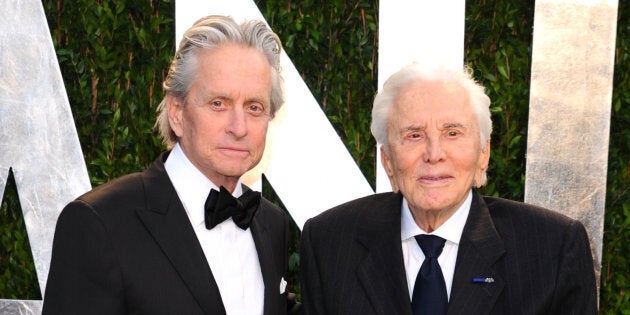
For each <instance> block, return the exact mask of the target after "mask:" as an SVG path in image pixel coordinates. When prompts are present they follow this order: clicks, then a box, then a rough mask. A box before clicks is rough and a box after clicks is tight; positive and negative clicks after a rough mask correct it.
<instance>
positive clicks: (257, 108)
mask: <svg viewBox="0 0 630 315" xmlns="http://www.w3.org/2000/svg"><path fill="white" fill-rule="evenodd" d="M247 110H248V111H249V112H251V113H255V114H261V113H264V112H265V108H264V107H262V105H260V104H249V105H247Z"/></svg>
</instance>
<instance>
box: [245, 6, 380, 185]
mask: <svg viewBox="0 0 630 315" xmlns="http://www.w3.org/2000/svg"><path fill="white" fill-rule="evenodd" d="M257 2H258V7H259V9H260V11H261V12H262V13H263V15H264V16H265V19H266V20H267V22H268V23H269V25H271V27H272V28H273V29H274V31H276V32H277V33H278V36H280V39H281V40H282V43H283V45H284V49H285V51H286V52H287V54H288V55H289V57H290V58H291V60H292V61H293V63H294V64H295V67H296V68H297V69H298V71H299V72H300V74H301V75H302V78H303V79H304V81H305V82H306V84H307V85H308V86H309V88H310V90H311V92H312V93H313V96H314V97H315V99H317V101H318V102H319V104H320V106H321V107H322V109H323V110H324V112H325V113H326V115H327V116H328V119H329V120H330V122H331V123H332V124H333V126H334V127H335V130H336V131H337V133H338V134H339V137H340V138H341V139H342V140H343V142H344V144H345V145H346V148H347V149H348V151H349V152H350V153H351V154H352V156H353V157H354V159H355V161H356V162H357V164H358V165H359V167H360V168H361V170H363V174H365V176H366V177H367V179H368V181H369V182H370V183H372V184H374V183H375V174H374V167H375V166H374V165H375V164H374V162H375V158H374V153H375V152H374V147H375V145H376V142H375V141H374V139H373V138H372V136H371V134H370V115H371V111H372V100H373V98H374V95H375V94H376V81H377V77H376V59H377V55H378V51H377V48H376V43H377V38H376V29H377V25H378V8H377V3H378V1H358V2H348V1H315V0H305V1H295V2H293V1H262V0H261V1H257Z"/></svg>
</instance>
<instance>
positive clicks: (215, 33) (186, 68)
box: [155, 15, 284, 149]
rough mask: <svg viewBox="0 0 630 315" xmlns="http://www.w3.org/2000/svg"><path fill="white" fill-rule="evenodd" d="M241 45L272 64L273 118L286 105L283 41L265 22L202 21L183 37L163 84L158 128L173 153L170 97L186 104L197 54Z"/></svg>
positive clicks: (225, 18)
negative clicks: (256, 52)
mask: <svg viewBox="0 0 630 315" xmlns="http://www.w3.org/2000/svg"><path fill="white" fill-rule="evenodd" d="M231 43H234V44H239V45H243V46H245V47H250V48H254V49H256V50H257V51H259V52H261V53H262V54H263V55H264V56H265V57H266V58H267V61H268V62H269V65H270V66H271V68H272V71H271V85H272V86H271V109H270V116H271V118H273V117H275V114H276V112H277V111H278V109H280V107H281V106H282V104H283V103H284V91H283V87H282V76H281V74H280V71H281V69H280V51H281V49H282V43H281V42H280V38H278V35H276V34H275V33H274V32H273V31H272V30H271V29H269V28H268V27H267V25H266V24H265V23H263V22H261V21H246V22H243V23H241V24H238V23H236V22H235V21H234V19H232V18H231V17H228V16H220V15H210V16H206V17H204V18H201V19H199V20H198V21H197V22H195V23H194V24H193V26H192V27H191V28H189V29H188V30H187V31H186V32H185V33H184V35H183V38H182V40H181V42H180V43H179V48H178V49H177V51H176V52H175V58H173V61H172V62H171V65H170V67H169V70H168V75H167V76H166V79H165V80H164V83H162V88H163V89H164V94H165V95H164V99H162V102H160V105H159V106H158V109H157V111H158V116H157V120H156V122H155V127H156V129H158V131H159V133H160V136H161V138H162V141H163V142H164V144H166V146H167V147H168V148H169V149H170V148H172V147H173V146H174V145H175V143H176V142H177V136H176V135H175V133H174V132H173V129H171V125H170V123H169V121H168V110H167V108H166V97H167V95H169V94H171V95H173V96H175V97H177V98H179V99H182V100H186V97H187V95H188V92H189V90H190V87H191V85H192V83H193V80H194V78H195V71H196V70H197V63H198V60H197V56H198V54H197V52H198V51H200V50H202V49H203V50H205V51H212V50H214V49H216V48H218V47H221V46H223V45H225V44H231Z"/></svg>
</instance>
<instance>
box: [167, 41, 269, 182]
mask: <svg viewBox="0 0 630 315" xmlns="http://www.w3.org/2000/svg"><path fill="white" fill-rule="evenodd" d="M198 60H199V64H198V70H197V74H196V77H195V79H194V82H193V84H192V86H191V89H190V91H189V93H188V98H187V100H186V104H185V105H184V104H182V103H181V102H182V100H179V99H177V98H175V97H172V96H171V97H169V99H168V103H167V105H168V111H169V121H170V123H171V127H172V128H173V131H174V132H175V134H176V135H177V136H178V138H179V145H180V146H181V148H182V150H183V151H184V153H185V154H186V156H187V157H188V159H190V161H191V162H192V163H193V164H194V165H195V166H196V167H197V168H198V169H199V170H201V172H202V173H204V175H206V177H208V178H209V179H210V180H212V181H213V182H214V183H215V184H217V185H224V186H225V187H226V188H228V189H229V190H232V189H233V188H234V185H235V184H236V182H237V181H238V179H239V177H240V176H241V175H243V174H244V173H245V172H247V171H248V170H250V169H252V168H253V167H254V166H256V164H257V163H258V162H259V161H260V159H261V157H262V154H263V151H264V148H265V137H266V134H267V126H268V124H269V120H270V116H269V111H270V109H271V101H270V100H271V87H272V83H271V66H270V65H269V62H268V61H267V59H265V57H264V56H263V54H262V53H260V52H258V51H256V50H254V49H252V48H246V47H243V46H239V45H235V44H229V45H227V46H223V47H220V48H218V49H215V50H213V51H211V52H201V53H200V54H199V56H198Z"/></svg>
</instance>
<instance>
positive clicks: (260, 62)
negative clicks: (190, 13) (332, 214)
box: [43, 16, 288, 315]
mask: <svg viewBox="0 0 630 315" xmlns="http://www.w3.org/2000/svg"><path fill="white" fill-rule="evenodd" d="M280 49H281V43H280V40H279V39H278V37H277V36H276V35H275V34H274V33H273V32H272V31H271V30H269V29H268V28H267V27H266V26H265V24H264V23H262V22H255V21H251V22H244V23H242V24H238V23H236V22H235V21H234V20H232V19H231V18H228V17H223V16H209V17H205V18H202V19H201V20H199V21H197V22H196V23H195V24H194V25H193V26H192V27H191V28H190V29H188V30H187V31H186V33H185V34H184V36H183V40H182V41H181V43H180V46H179V48H178V50H177V52H176V54H175V58H174V60H173V61H172V63H171V66H170V69H169V73H168V76H167V78H166V80H165V82H164V89H165V92H166V96H165V98H164V100H163V101H162V103H161V104H160V107H159V111H160V113H159V117H158V121H157V123H156V125H157V126H158V127H159V129H160V131H161V135H162V137H163V138H164V140H165V142H166V144H167V146H168V148H169V151H167V152H165V153H164V154H162V155H161V156H160V157H159V158H158V159H157V160H156V161H155V162H154V163H153V165H151V166H150V167H149V168H148V169H147V170H145V171H144V172H142V173H137V174H131V175H127V176H124V177H122V178H120V179H117V180H114V181H112V182H109V183H107V184H104V185H102V186H99V187H97V188H95V189H93V190H92V191H90V192H88V193H87V194H85V195H83V196H81V197H79V198H78V199H77V200H75V201H73V202H71V203H70V204H68V205H67V206H66V207H65V208H64V210H63V212H62V213H61V215H60V217H59V220H58V223H57V228H56V232H55V239H54V245H53V252H52V262H51V266H50V274H49V278H48V283H47V287H46V294H45V297H44V306H43V313H44V314H152V315H153V314H226V313H227V314H268V315H276V314H284V313H286V312H287V300H286V291H285V286H286V282H285V280H284V277H285V276H286V271H287V261H288V259H287V245H288V244H287V242H288V237H287V233H288V220H287V219H286V217H285V216H284V213H283V211H282V210H281V209H280V208H278V207H276V206H275V205H273V204H272V203H270V202H269V201H267V200H265V199H264V198H261V196H260V193H258V192H254V191H252V190H250V189H249V188H247V187H246V186H244V185H242V184H241V180H240V177H241V175H243V173H245V172H247V171H248V170H250V169H252V168H253V167H254V166H255V165H256V164H257V163H258V162H259V161H260V159H261V157H262V154H263V151H264V148H265V137H266V134H267V126H268V124H269V121H270V120H271V119H272V118H273V117H274V114H275V113H276V111H277V110H278V109H279V108H280V106H281V105H282V103H283V92H282V87H281V84H282V83H281V77H280V66H279V62H280V61H279V59H280ZM237 198H238V199H237Z"/></svg>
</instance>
